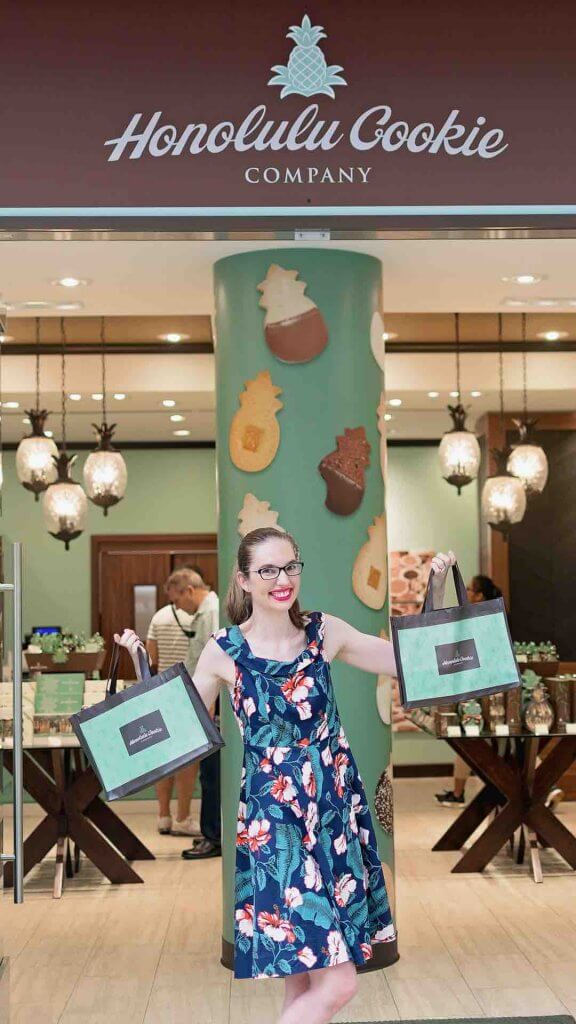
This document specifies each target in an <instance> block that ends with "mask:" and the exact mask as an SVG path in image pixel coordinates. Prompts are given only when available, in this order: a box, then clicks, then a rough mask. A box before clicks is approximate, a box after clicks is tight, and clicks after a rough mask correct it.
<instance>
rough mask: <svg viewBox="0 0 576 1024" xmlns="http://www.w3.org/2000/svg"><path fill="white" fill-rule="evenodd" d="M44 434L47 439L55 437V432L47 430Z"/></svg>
mask: <svg viewBox="0 0 576 1024" xmlns="http://www.w3.org/2000/svg"><path fill="white" fill-rule="evenodd" d="M44 433H45V434H46V437H54V431H53V430H45V431H44Z"/></svg>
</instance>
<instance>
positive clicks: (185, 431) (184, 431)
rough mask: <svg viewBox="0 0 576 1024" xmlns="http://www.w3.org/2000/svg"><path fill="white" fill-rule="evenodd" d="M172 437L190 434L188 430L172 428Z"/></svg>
mask: <svg viewBox="0 0 576 1024" xmlns="http://www.w3.org/2000/svg"><path fill="white" fill-rule="evenodd" d="M172 433H173V434H174V437H188V436H189V434H190V431H189V430H173V431H172Z"/></svg>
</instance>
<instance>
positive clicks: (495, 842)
mask: <svg viewBox="0 0 576 1024" xmlns="http://www.w3.org/2000/svg"><path fill="white" fill-rule="evenodd" d="M438 738H439V739H443V740H445V742H446V743H449V744H450V746H451V747H452V749H453V750H455V751H456V753H457V754H460V757H461V758H462V760H463V761H465V762H466V764H467V765H469V767H470V768H471V769H472V771H473V772H475V774H476V775H477V776H478V777H479V778H480V779H481V780H482V782H483V783H484V786H483V787H482V789H481V790H480V792H479V793H477V794H476V796H475V797H474V799H473V800H471V801H470V803H469V804H468V805H467V806H466V807H465V809H464V810H463V811H462V812H461V814H459V815H458V817H457V818H456V820H455V821H454V822H453V823H452V825H451V826H450V828H449V829H448V830H447V831H446V832H445V833H444V835H443V836H442V837H441V838H440V839H439V840H438V842H437V843H436V845H435V846H434V847H433V849H434V850H460V849H461V848H462V847H463V846H464V844H465V843H466V841H467V840H468V839H469V838H470V836H471V835H472V834H473V833H474V832H475V831H476V829H477V828H478V827H479V825H481V824H482V822H484V821H486V819H488V818H489V817H490V815H491V814H492V812H494V811H496V812H497V813H496V814H495V815H494V817H493V818H492V820H491V821H489V822H488V824H487V826H486V828H485V829H484V831H483V832H482V833H481V835H480V836H479V838H478V839H476V840H475V841H474V842H473V843H472V845H471V846H470V848H469V849H468V850H467V851H466V853H465V854H464V856H463V857H462V858H461V859H460V860H459V861H458V863H457V864H456V865H455V866H454V867H453V868H452V871H453V872H456V873H460V872H468V871H483V870H484V868H485V867H486V865H487V864H489V863H490V861H491V860H492V859H493V858H494V857H495V856H496V854H497V853H498V852H499V851H500V850H501V849H502V847H503V846H504V845H505V844H506V843H507V842H510V844H511V850H513V849H514V836H515V833H516V831H517V830H520V838H519V843H518V847H517V860H518V863H523V860H524V854H525V850H526V848H528V849H529V850H530V858H531V866H532V873H533V877H534V881H536V882H541V881H542V878H543V876H542V866H541V863H540V855H539V852H538V844H539V843H540V845H541V846H548V847H552V848H553V849H555V850H556V851H557V852H558V853H559V854H560V856H561V857H563V858H564V860H565V861H567V862H568V864H569V865H570V867H571V868H573V869H574V870H576V836H574V835H573V834H572V832H570V831H569V830H568V829H567V828H566V827H565V825H563V824H562V823H561V822H560V821H559V820H558V818H557V817H556V815H555V814H554V813H553V812H552V811H551V810H549V809H548V808H547V807H546V806H545V801H546V797H547V796H548V793H549V792H550V790H551V789H552V788H553V787H554V786H556V785H557V784H558V780H559V779H560V778H561V776H562V775H563V774H564V773H565V772H566V771H567V769H568V768H570V766H571V765H573V764H574V762H575V761H576V735H567V734H566V733H563V734H554V735H552V734H551V735H549V736H534V735H533V734H532V733H526V732H523V733H521V734H517V735H512V736H510V737H509V738H506V739H504V738H500V737H498V738H496V737H495V736H494V735H493V733H483V734H482V735H481V736H476V737H471V736H465V735H462V736H461V737H458V738H456V737H453V736H442V737H438ZM539 756H540V758H541V763H540V764H539V765H538V766H537V765H536V762H537V758H538V757H539Z"/></svg>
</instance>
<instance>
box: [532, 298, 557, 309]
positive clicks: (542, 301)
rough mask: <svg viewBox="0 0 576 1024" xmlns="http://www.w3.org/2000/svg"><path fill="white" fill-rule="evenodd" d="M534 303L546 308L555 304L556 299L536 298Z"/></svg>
mask: <svg viewBox="0 0 576 1024" xmlns="http://www.w3.org/2000/svg"><path fill="white" fill-rule="evenodd" d="M536 305H537V306H545V307H546V308H549V307H551V306H557V305H558V299H536Z"/></svg>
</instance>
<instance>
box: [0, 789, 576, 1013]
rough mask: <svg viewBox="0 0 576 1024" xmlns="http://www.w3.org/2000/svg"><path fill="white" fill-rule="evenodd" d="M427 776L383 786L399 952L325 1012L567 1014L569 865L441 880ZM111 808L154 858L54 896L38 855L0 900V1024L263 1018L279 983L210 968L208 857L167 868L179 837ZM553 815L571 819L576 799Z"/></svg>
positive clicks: (216, 902) (575, 949)
mask: <svg viewBox="0 0 576 1024" xmlns="http://www.w3.org/2000/svg"><path fill="white" fill-rule="evenodd" d="M441 785H443V780H412V779H410V780H407V779H406V780H399V781H397V782H396V783H395V794H396V856H397V871H396V878H397V921H398V927H399V944H400V952H401V959H400V961H399V963H398V964H396V965H395V966H394V967H392V968H391V969H389V970H388V971H386V972H382V971H381V972H376V973H374V974H370V975H365V976H364V977H362V978H361V980H360V992H359V995H358V997H357V998H356V999H355V1001H354V1003H353V1004H351V1005H350V1006H349V1007H348V1008H347V1010H346V1011H345V1012H344V1013H343V1014H341V1015H340V1016H339V1017H338V1018H337V1019H338V1020H339V1021H376V1020H394V1019H401V1018H410V1017H420V1018H428V1017H483V1016H490V1015H493V1016H498V1015H501V1016H505V1015H507V1016H521V1015H538V1014H543V1015H544V1014H557V1013H558V1014H560V1013H566V1012H567V1011H569V1012H571V1013H573V1014H576V877H575V876H574V873H573V872H572V871H571V870H570V869H569V868H568V867H567V865H565V864H564V862H563V861H561V860H560V859H558V858H556V857H555V855H552V854H547V855H545V857H544V864H545V881H544V884H543V885H535V884H534V883H533V882H532V881H531V879H530V878H529V876H528V872H527V869H526V868H524V867H518V866H516V865H514V864H513V863H512V862H511V861H510V860H509V859H508V858H507V857H506V856H505V855H502V857H501V859H500V860H499V861H498V863H497V864H496V865H494V866H492V867H491V868H490V869H489V870H488V871H487V872H486V873H485V874H484V875H482V876H475V875H474V876H470V875H468V876H462V875H460V876H455V875H451V874H450V868H451V866H452V864H453V863H454V861H455V859H456V857H457V855H456V854H442V853H435V854H433V853H431V852H430V848H431V846H432V844H433V842H434V841H435V839H436V838H437V837H438V836H439V834H440V833H441V832H442V831H443V830H444V828H445V827H446V825H447V823H448V821H449V820H450V818H451V816H452V815H453V813H454V812H452V811H448V810H443V809H442V808H439V807H437V806H435V805H434V803H433V793H434V792H435V791H436V790H438V789H439V788H440V787H441ZM122 810H123V813H125V814H126V816H128V815H129V819H130V822H131V824H132V826H133V827H134V828H135V830H136V831H137V832H138V833H139V834H140V835H141V837H142V838H143V839H144V840H145V841H146V842H147V843H148V844H149V845H150V846H151V847H152V848H153V849H154V851H155V852H156V853H157V854H158V859H157V860H156V861H155V862H151V863H144V864H139V865H138V870H139V871H140V872H141V873H142V874H143V875H144V877H145V879H146V884H145V885H144V886H124V887H117V888H115V887H113V886H110V885H109V884H108V883H107V882H105V881H103V880H102V878H101V876H100V875H99V874H98V873H97V872H96V871H95V870H91V869H90V868H89V866H86V865H84V867H83V870H82V873H81V876H80V878H79V880H78V881H74V882H73V883H69V884H68V887H67V889H66V891H65V893H64V896H63V898H62V899H61V900H60V901H58V902H56V901H53V900H52V898H51V892H50V887H51V882H52V866H51V864H50V862H45V863H44V865H42V866H41V867H40V868H38V869H37V871H36V872H35V873H34V874H33V875H32V876H31V877H30V879H29V880H28V882H27V885H26V901H25V904H24V905H23V906H20V907H14V906H13V904H12V902H11V896H10V895H8V894H4V895H3V896H1V897H0V928H1V933H2V940H3V943H4V947H5V952H8V954H9V955H10V956H11V958H12V961H11V974H12V986H11V987H12V992H11V995H12V1017H11V1024H56V1022H60V1024H120V1022H121V1024H273V1021H274V1020H275V1016H276V1014H275V1008H276V1006H277V1005H278V1000H279V998H280V993H281V989H282V983H281V982H278V981H274V980H272V981H255V982H251V981H234V980H233V979H232V978H231V975H230V973H229V972H228V971H227V970H225V968H223V967H221V966H220V964H219V962H218V958H219V952H220V861H206V862H203V863H199V864H194V865H193V864H189V863H187V862H186V861H183V860H182V859H181V857H180V850H181V849H182V848H183V847H184V846H186V845H189V844H188V843H187V842H186V840H180V839H174V838H170V837H160V836H157V835H155V833H154V812H153V807H152V805H150V804H146V805H142V804H140V805H139V804H137V803H134V802H131V803H126V804H124V805H123V808H122ZM33 814H34V811H33V809H32V810H29V811H28V815H27V819H26V820H27V827H28V828H30V826H31V825H32V824H33V822H34V820H35V819H34V817H33ZM560 815H561V817H562V820H563V821H564V822H565V823H566V824H568V825H570V826H571V827H572V828H574V827H576V804H569V805H564V806H563V807H562V808H561V809H560Z"/></svg>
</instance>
